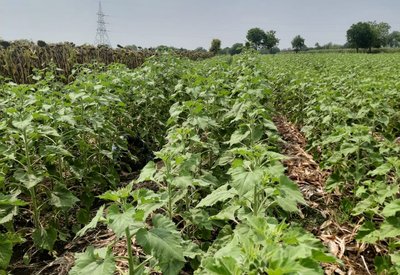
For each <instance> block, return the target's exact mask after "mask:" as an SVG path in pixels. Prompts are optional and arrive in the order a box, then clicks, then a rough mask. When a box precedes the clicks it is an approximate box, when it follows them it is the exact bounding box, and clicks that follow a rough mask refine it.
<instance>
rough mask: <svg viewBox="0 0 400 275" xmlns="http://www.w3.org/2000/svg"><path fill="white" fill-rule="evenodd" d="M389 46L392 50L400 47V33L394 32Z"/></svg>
mask: <svg viewBox="0 0 400 275" xmlns="http://www.w3.org/2000/svg"><path fill="white" fill-rule="evenodd" d="M388 45H389V47H392V48H399V47H400V32H399V31H394V32H392V33H390V34H389V36H388Z"/></svg>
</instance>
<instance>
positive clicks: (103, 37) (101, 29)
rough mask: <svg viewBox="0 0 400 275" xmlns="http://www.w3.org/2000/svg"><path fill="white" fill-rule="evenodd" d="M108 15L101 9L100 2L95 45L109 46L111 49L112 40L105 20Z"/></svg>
mask: <svg viewBox="0 0 400 275" xmlns="http://www.w3.org/2000/svg"><path fill="white" fill-rule="evenodd" d="M105 17H106V15H105V14H104V13H103V10H102V8H101V2H99V11H98V12H97V33H96V38H95V40H94V44H95V45H107V46H110V47H111V43H110V38H109V37H108V34H107V29H106V21H105V20H104V18H105Z"/></svg>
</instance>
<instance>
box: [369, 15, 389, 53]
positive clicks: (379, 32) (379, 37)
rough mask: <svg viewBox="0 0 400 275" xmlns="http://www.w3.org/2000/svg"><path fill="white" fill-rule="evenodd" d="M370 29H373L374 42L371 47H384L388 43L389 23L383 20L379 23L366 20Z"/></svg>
mask: <svg viewBox="0 0 400 275" xmlns="http://www.w3.org/2000/svg"><path fill="white" fill-rule="evenodd" d="M368 23H369V24H370V25H371V27H372V30H373V31H374V36H375V39H374V43H373V47H376V48H380V47H385V46H387V45H388V42H389V31H390V28H391V27H390V25H389V24H388V23H385V22H381V23H376V21H374V22H368Z"/></svg>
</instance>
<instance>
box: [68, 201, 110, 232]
mask: <svg viewBox="0 0 400 275" xmlns="http://www.w3.org/2000/svg"><path fill="white" fill-rule="evenodd" d="M104 207H105V205H102V206H101V207H100V208H99V210H97V213H96V215H95V216H94V218H93V219H92V220H91V221H90V223H88V224H87V225H86V226H85V227H84V228H82V229H81V230H79V231H78V233H76V236H75V238H76V237H82V236H83V235H85V233H86V231H88V230H89V229H92V228H96V226H97V223H98V222H99V221H100V220H101V219H102V218H103V212H104Z"/></svg>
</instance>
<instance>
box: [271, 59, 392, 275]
mask: <svg viewBox="0 0 400 275" xmlns="http://www.w3.org/2000/svg"><path fill="white" fill-rule="evenodd" d="M399 61H400V56H398V55H391V56H382V55H379V56H368V55H316V56H291V57H285V58H282V57H276V58H274V59H268V60H267V59H266V60H265V63H264V64H265V66H266V67H265V68H266V72H267V73H266V78H267V79H268V80H269V81H270V83H271V85H273V87H274V90H275V95H276V98H275V104H276V106H279V107H277V109H279V110H280V112H281V113H284V114H285V115H287V116H288V117H289V118H290V119H291V120H292V121H293V122H296V123H297V124H298V125H299V126H300V127H302V130H303V132H304V133H305V134H306V135H307V138H308V141H309V148H308V149H309V151H310V152H312V153H313V154H314V156H315V159H317V160H318V161H319V162H320V164H321V165H322V167H323V168H324V169H326V170H329V171H330V172H331V176H330V177H329V179H328V180H327V183H326V189H327V190H330V191H335V192H336V193H337V194H338V193H341V194H342V196H341V207H340V210H339V212H340V213H339V214H340V216H341V217H340V219H341V220H342V222H350V223H352V222H355V221H363V222H362V226H361V228H360V229H359V230H358V234H357V236H356V239H357V240H358V241H359V242H361V243H367V244H371V245H374V247H375V249H376V254H377V257H375V265H376V270H377V271H378V272H382V271H384V270H386V272H392V273H393V274H398V273H399V272H400V254H399V252H398V251H399V248H400V238H399V237H400V216H399V215H400V157H399V153H400V93H399V90H400V82H399V79H398V75H399V73H400V66H399V64H400V62H399Z"/></svg>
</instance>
